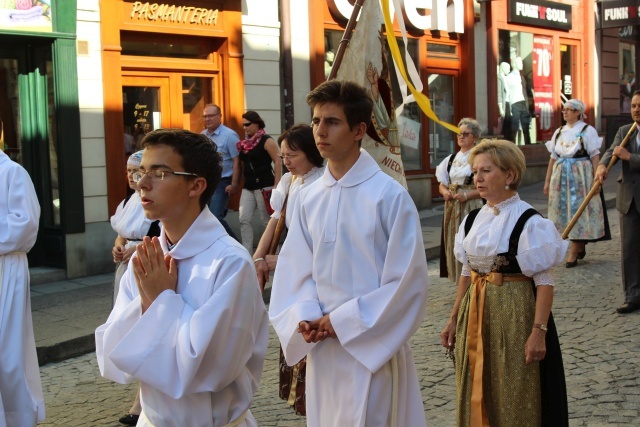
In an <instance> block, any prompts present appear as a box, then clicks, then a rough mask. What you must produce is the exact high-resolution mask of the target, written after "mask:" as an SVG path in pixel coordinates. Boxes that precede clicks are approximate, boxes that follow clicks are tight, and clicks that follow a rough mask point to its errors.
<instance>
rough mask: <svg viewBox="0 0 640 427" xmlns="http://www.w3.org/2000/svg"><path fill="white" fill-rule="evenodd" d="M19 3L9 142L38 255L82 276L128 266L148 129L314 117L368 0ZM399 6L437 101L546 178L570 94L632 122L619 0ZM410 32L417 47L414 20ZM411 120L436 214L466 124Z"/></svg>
mask: <svg viewBox="0 0 640 427" xmlns="http://www.w3.org/2000/svg"><path fill="white" fill-rule="evenodd" d="M366 1H377V0H366ZM15 3H16V2H15V1H13V2H12V0H7V1H6V2H0V13H3V15H1V16H0V42H1V43H0V46H2V48H0V65H1V67H0V72H1V73H2V74H3V79H2V81H5V82H6V84H5V85H2V88H1V90H0V97H2V102H0V119H1V120H2V124H3V132H2V134H3V138H2V140H1V141H2V142H1V143H2V144H3V149H4V150H5V151H6V152H8V153H9V154H10V155H11V156H12V158H14V160H16V161H18V162H20V163H22V164H23V165H24V166H25V167H26V168H27V170H28V171H29V173H30V174H31V176H32V177H33V179H34V183H35V184H36V189H37V191H38V196H39V199H40V201H41V205H42V210H43V218H42V224H41V235H40V236H39V238H38V243H37V245H36V247H35V248H34V250H33V251H32V254H31V255H30V258H32V260H31V261H32V265H47V266H51V267H57V268H61V269H66V274H67V276H68V277H80V276H85V275H91V274H97V273H102V272H108V271H112V269H113V263H112V260H111V256H110V249H111V247H112V245H113V239H114V237H115V234H114V232H113V230H112V229H111V226H110V224H109V218H110V215H112V214H113V212H114V211H115V208H116V206H117V205H118V204H119V203H120V201H121V200H122V199H123V198H124V197H125V195H126V192H127V183H126V175H125V162H126V158H127V155H128V153H130V152H131V151H134V150H136V149H138V148H139V144H140V140H141V138H142V137H143V136H144V134H145V133H146V132H148V131H150V130H153V129H157V128H160V127H178V128H186V129H190V130H193V131H196V132H199V131H200V130H202V129H203V128H204V123H203V120H202V109H203V107H204V105H205V104H207V103H210V102H213V103H216V104H218V105H220V107H221V110H222V114H223V123H225V124H226V125H227V126H230V127H231V128H233V129H234V130H236V131H237V132H238V133H239V134H240V135H242V128H241V126H240V123H241V116H242V114H243V113H244V111H246V110H248V109H252V110H256V111H258V112H259V113H260V114H261V116H262V117H263V118H264V119H265V122H266V124H267V131H268V132H269V133H270V134H271V135H273V136H274V137H275V136H277V135H279V134H280V133H281V131H282V129H285V128H286V127H288V126H291V125H292V124H294V123H300V122H303V123H309V121H310V119H311V111H310V109H309V107H308V106H307V104H306V102H305V97H306V94H307V93H308V91H309V90H311V89H312V88H313V87H315V86H316V85H317V84H319V83H320V82H322V81H324V80H325V79H326V77H327V74H328V72H329V71H330V70H331V67H332V61H333V59H334V55H335V52H336V49H337V47H338V44H339V42H340V40H341V39H342V33H343V32H344V29H345V27H346V25H347V21H348V17H349V16H350V14H351V10H352V8H353V6H352V5H351V2H350V1H349V0H321V1H317V0H307V1H298V0H214V1H211V0H169V1H168V2H166V3H163V2H154V1H149V2H147V1H134V0H83V1H82V2H77V4H76V2H75V1H65V2H61V1H60V0H57V1H56V0H53V1H52V2H51V8H50V9H51V10H49V13H48V14H47V10H43V9H45V8H43V7H42V6H41V4H40V2H34V4H35V3H37V4H35V6H39V7H40V8H41V9H37V10H38V11H39V12H40V15H38V16H37V17H36V18H37V19H36V21H37V22H36V24H37V25H36V24H34V25H36V26H38V25H39V26H40V27H38V28H36V27H34V26H32V27H28V26H23V27H22V28H16V26H15V25H16V24H11V21H9V20H8V18H6V19H5V17H8V16H9V14H10V13H11V10H12V9H10V6H12V5H13V6H15ZM390 3H391V4H394V3H395V2H393V1H390ZM608 3H611V6H616V7H618V8H621V7H627V6H629V7H630V5H631V3H633V4H635V3H640V0H637V1H636V0H628V1H622V0H616V1H613V2H608ZM622 3H625V5H626V6H624V5H622ZM627 3H628V4H627ZM398 4H399V7H400V10H399V14H401V15H402V16H403V17H404V22H405V25H406V27H407V37H408V39H407V40H408V41H407V50H408V52H409V56H410V57H411V58H412V60H413V62H414V63H415V65H416V68H417V70H418V73H419V75H420V80H421V81H422V82H423V85H424V93H425V94H427V95H428V96H429V98H430V101H431V108H432V110H433V111H434V112H435V113H436V114H437V115H438V117H439V118H440V119H441V120H443V121H446V122H448V123H452V124H457V123H458V122H459V120H460V119H462V118H463V117H474V118H477V119H478V121H479V122H480V124H481V126H482V127H483V133H484V134H485V135H488V136H508V137H510V138H511V139H513V140H514V141H515V142H516V143H518V144H519V146H520V147H521V149H522V150H523V152H524V153H525V156H526V158H527V162H528V166H529V170H530V173H529V177H528V179H530V180H536V179H540V177H541V176H544V171H546V165H547V163H548V154H547V153H546V150H545V149H544V147H543V144H541V142H544V141H546V140H548V139H549V137H550V135H551V134H552V133H553V131H554V130H555V129H557V127H558V126H560V125H561V124H562V118H561V114H560V110H561V107H562V103H563V101H564V100H565V99H569V98H579V99H581V100H583V101H584V102H585V103H586V104H587V106H588V112H587V115H588V116H589V117H590V119H591V123H592V124H596V127H597V128H598V129H599V130H603V132H604V128H605V127H607V126H608V124H610V123H613V122H614V121H615V120H618V121H620V120H621V118H622V117H624V114H625V113H623V111H624V108H625V105H626V104H624V102H625V99H624V98H623V96H622V95H618V94H619V93H620V94H621V93H622V92H621V91H622V81H621V80H620V76H623V77H625V76H626V77H628V75H629V73H630V72H631V71H634V70H635V69H636V68H637V65H638V64H637V58H636V54H635V52H636V51H635V49H636V48H635V46H636V44H637V31H636V27H635V24H636V22H635V21H633V20H631V21H629V20H626V21H625V20H621V18H620V16H622V15H620V14H621V13H622V12H615V11H614V12H606V11H605V10H604V9H603V7H604V5H605V4H607V2H602V3H601V5H600V6H599V7H597V6H596V4H595V3H594V2H591V1H587V2H582V1H579V0H558V1H553V2H552V1H543V0H521V1H520V0H493V1H477V0H476V1H473V2H470V1H469V2H468V1H463V0H433V1H432V2H426V1H425V2H421V1H412V2H408V1H404V2H398ZM3 5H4V6H6V7H5V9H7V10H5V11H3V9H2V6H3ZM35 6H32V7H35ZM14 9H15V7H14ZM607 10H608V9H607ZM616 10H621V9H616ZM629 10H630V9H629ZM603 11H604V12H603ZM20 13H25V14H27V13H28V12H19V14H20ZM32 13H34V14H36V13H35V11H33V12H32ZM605 13H606V17H608V19H609V21H607V22H608V23H607V24H602V19H603V16H605V15H604V14H605ZM616 13H617V15H616ZM36 15H37V14H36ZM612 17H617V18H616V19H618V18H620V19H619V20H618V21H619V22H616V25H617V24H620V26H615V27H614V26H613V22H612V21H611V19H613V18H612ZM634 17H635V19H637V14H636V15H635V16H634ZM3 19H4V21H3ZM596 20H599V21H598V22H599V24H598V27H597V31H596ZM47 24H48V25H49V26H48V27H47ZM623 24H624V25H623ZM394 34H395V36H396V39H397V40H399V42H400V45H401V47H403V46H404V42H403V41H402V37H401V32H400V27H399V25H398V23H397V22H396V23H395V25H394ZM501 70H502V71H501ZM501 72H502V73H503V74H501ZM390 73H391V74H392V76H391V81H392V88H391V89H392V90H391V92H392V96H393V99H394V102H395V104H396V106H399V105H400V104H402V102H403V98H402V95H401V91H400V89H399V85H398V84H397V81H396V78H395V70H390ZM510 74H511V77H509V79H512V78H513V79H519V80H518V81H519V82H520V86H519V88H520V93H519V96H518V97H515V98H505V96H504V94H501V93H500V90H499V89H504V88H503V87H502V86H503V85H504V83H505V82H506V81H507V80H506V78H507V77H508V76H509V75H510ZM630 81H631V80H630V79H628V81H625V82H624V84H625V88H626V85H627V83H630ZM630 86H633V84H630ZM614 89H615V91H614ZM514 93H515V92H514ZM601 100H602V102H601ZM516 104H517V105H516ZM402 115H403V120H404V122H403V126H404V128H405V129H406V128H408V129H409V130H410V132H406V133H403V138H401V144H402V160H403V164H404V169H405V173H406V176H407V183H408V187H409V192H410V194H411V196H412V198H413V199H414V201H415V203H416V205H417V206H418V208H419V209H424V208H427V207H429V206H431V204H432V203H433V201H434V199H437V197H438V196H439V195H438V193H437V182H436V180H435V176H434V175H435V174H434V172H435V168H436V166H437V165H438V164H439V163H440V162H441V161H442V160H443V159H444V158H445V157H446V156H448V155H449V154H451V153H452V152H454V151H455V150H456V149H457V144H456V135H455V133H453V132H451V131H449V130H447V129H445V128H444V127H442V126H440V125H437V124H435V123H434V122H433V121H431V120H429V119H428V118H427V117H426V116H424V114H421V112H420V111H419V108H418V107H417V105H416V104H415V103H414V102H407V103H406V104H405V105H404V111H403V113H402ZM516 118H517V120H516ZM514 123H515V124H514ZM506 124H508V126H506ZM529 143H530V144H529Z"/></svg>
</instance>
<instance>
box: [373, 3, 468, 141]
mask: <svg viewBox="0 0 640 427" xmlns="http://www.w3.org/2000/svg"><path fill="white" fill-rule="evenodd" d="M382 14H383V15H384V26H385V33H386V35H387V41H388V42H389V50H390V51H391V56H392V57H393V60H394V61H395V63H396V66H397V67H398V71H400V74H401V75H402V78H403V79H404V81H405V82H406V83H407V87H408V88H409V90H410V91H411V93H412V94H413V97H414V98H415V100H416V102H417V103H418V105H419V106H420V109H421V110H422V111H423V112H424V114H425V115H426V116H427V117H429V118H430V119H431V120H433V121H434V122H436V123H438V124H440V125H442V126H444V127H445V128H447V129H449V130H450V131H452V132H455V133H457V134H459V133H460V129H459V128H458V127H457V126H454V125H452V124H449V123H447V122H443V121H442V120H440V119H439V118H438V116H437V115H436V113H434V112H433V110H432V109H431V101H430V100H429V97H427V95H425V94H424V93H422V92H418V90H417V89H416V88H415V87H414V86H413V84H412V83H411V81H410V80H409V77H408V76H407V71H406V70H405V68H404V62H403V60H402V54H401V53H400V48H399V47H398V41H397V40H396V36H395V33H394V30H393V20H392V19H391V15H390V14H389V0H382Z"/></svg>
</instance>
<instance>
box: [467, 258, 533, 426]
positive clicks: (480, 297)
mask: <svg viewBox="0 0 640 427" xmlns="http://www.w3.org/2000/svg"><path fill="white" fill-rule="evenodd" d="M529 280H530V279H529V278H528V277H527V276H525V275H523V274H510V275H503V274H502V273H494V272H491V273H489V274H479V273H477V272H475V271H473V270H472V271H471V282H473V284H474V287H473V294H472V295H471V302H470V304H469V322H468V325H467V353H468V355H469V373H470V379H471V422H470V426H469V427H489V418H488V416H487V410H486V408H485V406H484V396H483V390H482V374H483V369H484V343H483V342H482V319H483V317H484V299H485V296H486V295H487V283H491V284H493V285H495V286H502V283H503V282H505V281H506V282H522V281H529Z"/></svg>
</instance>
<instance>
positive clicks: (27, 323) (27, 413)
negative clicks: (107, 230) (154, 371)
mask: <svg viewBox="0 0 640 427" xmlns="http://www.w3.org/2000/svg"><path fill="white" fill-rule="evenodd" d="M39 219H40V204H39V203H38V198H37V197H36V192H35V190H34V188H33V182H32V181H31V178H30V177H29V174H28V173H27V171H25V170H24V169H23V168H22V166H20V165H18V164H17V163H14V162H13V161H11V159H9V157H8V156H7V155H6V154H4V153H3V152H2V151H0V427H6V426H9V427H28V426H34V425H35V424H36V423H37V422H38V421H42V420H44V398H43V395H42V385H41V383H40V370H39V368H38V356H37V354H36V345H35V339H34V336H33V323H32V320H31V295H30V291H29V265H28V262H27V255H26V253H27V252H29V250H31V248H32V247H33V245H34V244H35V242H36V237H37V236H38V222H39Z"/></svg>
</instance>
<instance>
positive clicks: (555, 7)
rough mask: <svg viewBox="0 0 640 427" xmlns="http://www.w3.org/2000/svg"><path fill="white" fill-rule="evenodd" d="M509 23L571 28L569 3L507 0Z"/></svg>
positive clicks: (562, 28) (567, 29)
mask: <svg viewBox="0 0 640 427" xmlns="http://www.w3.org/2000/svg"><path fill="white" fill-rule="evenodd" d="M508 21H509V23H516V24H524V25H532V26H536V27H543V28H552V29H554V30H566V31H569V30H571V5H567V4H562V3H556V2H551V1H541V0H524V1H519V0H509V19H508Z"/></svg>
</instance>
